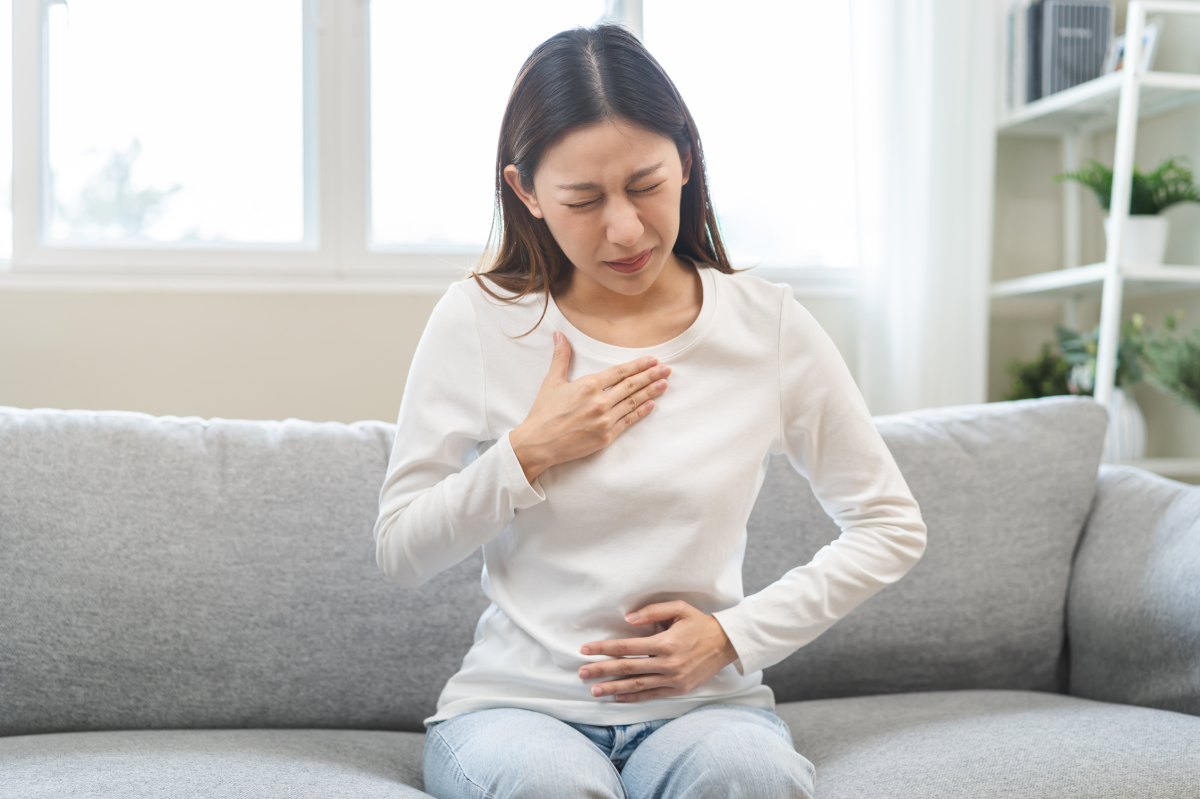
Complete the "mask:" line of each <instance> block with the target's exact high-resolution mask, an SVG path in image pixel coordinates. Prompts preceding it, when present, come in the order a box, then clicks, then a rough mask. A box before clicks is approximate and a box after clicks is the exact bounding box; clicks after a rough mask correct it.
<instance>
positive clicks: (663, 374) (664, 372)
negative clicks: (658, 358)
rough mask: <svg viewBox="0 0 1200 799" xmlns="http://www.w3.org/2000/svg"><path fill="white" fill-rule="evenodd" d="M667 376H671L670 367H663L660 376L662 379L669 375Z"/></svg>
mask: <svg viewBox="0 0 1200 799" xmlns="http://www.w3.org/2000/svg"><path fill="white" fill-rule="evenodd" d="M669 374H671V367H669V366H664V367H663V368H662V376H663V377H666V376H667V375H669Z"/></svg>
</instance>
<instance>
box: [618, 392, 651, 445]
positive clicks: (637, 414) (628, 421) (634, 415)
mask: <svg viewBox="0 0 1200 799" xmlns="http://www.w3.org/2000/svg"><path fill="white" fill-rule="evenodd" d="M652 410H654V400H646V401H645V402H643V403H642V404H641V405H639V406H637V408H635V409H634V410H632V411H630V412H629V413H627V414H625V415H624V416H622V417H621V418H620V419H618V420H617V421H616V423H614V424H613V429H615V430H616V435H620V434H621V433H624V432H625V431H626V430H628V429H629V428H630V427H632V426H633V425H634V424H635V423H637V422H640V421H641V420H642V419H645V418H646V416H647V415H649V413H650V411H652ZM614 437H615V436H614Z"/></svg>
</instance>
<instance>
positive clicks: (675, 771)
mask: <svg viewBox="0 0 1200 799" xmlns="http://www.w3.org/2000/svg"><path fill="white" fill-rule="evenodd" d="M422 765H423V768H424V771H425V791H426V792H427V793H430V794H432V795H433V796H435V797H437V799H516V797H533V798H535V799H542V798H543V797H554V798H555V799H558V797H572V799H575V798H576V797H579V798H580V799H582V797H596V798H597V799H601V798H603V799H617V798H618V797H619V799H642V798H643V797H645V798H646V799H649V797H655V799H660V798H661V799H668V798H670V799H675V797H685V796H686V797H689V799H707V798H708V797H721V799H726V797H747V798H748V797H756V798H757V797H762V798H763V799H789V798H790V797H802V799H812V795H813V764H812V763H810V762H809V761H808V760H807V759H806V758H805V757H803V756H802V755H800V754H799V753H798V752H797V751H796V749H795V747H794V745H793V744H792V735H791V732H790V731H789V730H788V727H787V724H786V723H784V721H783V719H781V718H779V717H778V716H776V715H775V714H774V713H772V712H771V711H770V710H765V709H762V708H753V707H745V706H743V705H704V706H702V707H699V708H696V709H695V710H693V711H691V712H689V713H685V714H684V715H682V716H680V717H679V718H676V719H659V720H656V721H646V722H642V723H640V724H623V725H617V726H613V727H601V726H596V725H592V724H574V723H571V722H564V721H559V720H558V719H556V718H553V717H551V716H547V715H546V714H544V713H537V712H535V711H532V710H518V709H516V708H497V709H494V710H476V711H474V712H471V713H463V714H462V715H458V716H454V717H452V718H449V719H447V720H445V721H441V722H437V723H435V724H433V725H432V726H431V727H430V728H429V731H428V734H427V735H426V737H425V754H424V761H423V764H422Z"/></svg>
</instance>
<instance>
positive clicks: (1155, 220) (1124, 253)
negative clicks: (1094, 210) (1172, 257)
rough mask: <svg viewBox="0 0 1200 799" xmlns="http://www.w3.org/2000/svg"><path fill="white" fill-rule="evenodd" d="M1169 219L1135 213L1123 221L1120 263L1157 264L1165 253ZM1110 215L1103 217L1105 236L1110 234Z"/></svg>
mask: <svg viewBox="0 0 1200 799" xmlns="http://www.w3.org/2000/svg"><path fill="white" fill-rule="evenodd" d="M1170 229H1171V220H1169V219H1167V218H1166V217H1163V216H1150V215H1147V214H1137V215H1136V216H1131V217H1129V220H1128V221H1127V222H1126V223H1125V235H1124V236H1123V237H1122V238H1123V241H1122V242H1121V263H1122V264H1152V265H1159V264H1161V263H1162V262H1163V256H1164V255H1166V253H1167V234H1168V233H1169V232H1170ZM1111 231H1112V217H1111V216H1106V217H1104V235H1105V238H1108V237H1110V236H1112V232H1111Z"/></svg>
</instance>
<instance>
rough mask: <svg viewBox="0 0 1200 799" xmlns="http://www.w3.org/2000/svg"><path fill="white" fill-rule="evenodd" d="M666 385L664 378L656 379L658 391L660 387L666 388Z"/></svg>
mask: <svg viewBox="0 0 1200 799" xmlns="http://www.w3.org/2000/svg"><path fill="white" fill-rule="evenodd" d="M666 387H667V381H666V380H659V381H658V388H659V390H660V391H661V390H662V389H664V388H666Z"/></svg>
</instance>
